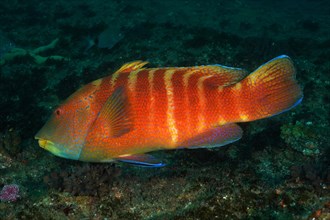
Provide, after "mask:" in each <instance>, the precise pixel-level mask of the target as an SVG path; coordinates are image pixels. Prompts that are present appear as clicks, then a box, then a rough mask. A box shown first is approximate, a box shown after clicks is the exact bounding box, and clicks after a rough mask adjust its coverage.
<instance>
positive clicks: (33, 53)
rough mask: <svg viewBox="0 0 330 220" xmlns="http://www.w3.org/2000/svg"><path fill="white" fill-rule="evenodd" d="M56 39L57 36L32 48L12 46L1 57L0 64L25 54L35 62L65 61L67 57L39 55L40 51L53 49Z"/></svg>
mask: <svg viewBox="0 0 330 220" xmlns="http://www.w3.org/2000/svg"><path fill="white" fill-rule="evenodd" d="M58 41H59V39H58V38H57V39H55V40H53V41H52V42H51V43H50V44H47V45H45V46H41V47H38V48H36V49H33V50H27V49H23V48H13V49H11V50H10V51H8V52H7V53H6V54H4V55H3V56H2V57H1V59H0V66H1V65H4V64H6V63H8V62H10V61H12V60H14V59H16V58H19V57H25V56H28V57H32V58H33V60H34V62H35V63H36V64H43V63H45V62H46V61H47V60H55V61H66V60H68V59H67V58H65V57H62V56H59V55H51V56H46V57H44V56H41V55H39V54H40V53H42V52H45V51H47V50H50V49H53V48H54V47H55V46H56V45H57V43H58Z"/></svg>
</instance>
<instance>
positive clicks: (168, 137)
mask: <svg viewBox="0 0 330 220" xmlns="http://www.w3.org/2000/svg"><path fill="white" fill-rule="evenodd" d="M146 64H147V62H142V61H134V62H131V63H127V64H125V65H123V66H122V67H121V68H120V69H119V70H118V71H116V72H115V73H114V74H112V75H110V76H107V77H104V78H101V79H98V80H95V81H93V82H91V83H89V84H87V85H85V86H84V87H82V88H81V89H79V90H78V91H76V92H75V93H73V94H72V95H71V96H70V97H69V98H68V99H67V100H66V101H65V102H64V103H63V104H62V105H60V106H59V107H58V108H57V109H55V111H54V112H53V114H52V116H51V118H50V119H49V121H48V122H47V123H46V124H45V125H44V127H43V128H42V129H41V130H40V131H39V132H38V133H37V134H36V136H35V138H36V139H38V142H39V145H40V147H42V148H44V149H46V150H48V151H50V152H52V153H53V154H55V155H57V156H60V157H63V158H68V159H74V160H81V161H91V162H109V161H116V160H117V161H124V162H128V163H132V164H138V165H142V166H151V167H160V166H163V165H164V164H163V163H162V162H161V161H159V160H158V159H156V158H154V157H152V156H151V155H147V154H145V153H147V152H150V151H155V150H165V149H178V148H214V147H220V146H223V145H226V144H230V143H232V142H234V141H237V140H239V139H240V138H241V137H242V129H241V128H240V127H239V126H238V125H237V124H236V123H237V122H247V121H253V120H257V119H261V118H266V117H270V116H273V115H276V114H279V113H282V112H285V111H287V110H289V109H291V108H293V107H294V106H296V105H298V104H299V103H300V102H301V100H302V98H303V94H302V90H301V88H300V87H299V85H298V84H297V82H296V80H295V69H294V66H293V64H292V61H291V59H290V58H289V57H288V56H286V55H282V56H279V57H276V58H274V59H272V60H271V61H269V62H267V63H265V64H264V65H262V66H260V67H259V68H258V69H257V70H255V71H254V72H252V73H251V74H247V72H246V71H245V70H243V69H239V68H232V67H226V66H221V65H206V66H195V67H179V68H178V67H165V68H145V67H144V66H145V65H146Z"/></svg>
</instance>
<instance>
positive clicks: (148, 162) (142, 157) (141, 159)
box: [116, 154, 165, 167]
mask: <svg viewBox="0 0 330 220" xmlns="http://www.w3.org/2000/svg"><path fill="white" fill-rule="evenodd" d="M116 159H117V160H118V161H121V162H125V163H129V164H133V165H137V166H142V167H163V166H165V164H164V163H163V162H161V161H160V160H158V159H157V158H155V157H153V156H151V155H149V154H135V155H123V156H120V157H118V158H116Z"/></svg>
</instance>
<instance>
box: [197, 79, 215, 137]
mask: <svg viewBox="0 0 330 220" xmlns="http://www.w3.org/2000/svg"><path fill="white" fill-rule="evenodd" d="M210 77H212V76H202V77H200V78H199V79H198V82H197V94H198V101H199V106H200V108H201V110H200V111H199V112H198V131H202V130H203V129H204V128H205V126H206V123H205V105H206V99H205V94H204V80H206V79H207V78H210Z"/></svg>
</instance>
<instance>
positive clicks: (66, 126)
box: [35, 85, 97, 160]
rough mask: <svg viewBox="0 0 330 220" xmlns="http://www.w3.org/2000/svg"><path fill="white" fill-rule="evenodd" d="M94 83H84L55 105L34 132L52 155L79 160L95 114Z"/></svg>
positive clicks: (42, 146)
mask: <svg viewBox="0 0 330 220" xmlns="http://www.w3.org/2000/svg"><path fill="white" fill-rule="evenodd" d="M94 91H95V88H93V86H90V85H89V86H88V85H86V86H85V87H83V89H80V90H78V91H77V92H75V93H74V94H72V95H71V96H70V97H69V98H68V99H67V100H66V101H65V102H64V103H63V104H62V105H60V106H59V107H57V108H56V109H55V110H54V111H53V112H52V115H51V117H50V118H49V120H48V121H47V122H46V124H45V125H44V126H43V127H42V128H41V129H40V130H39V132H38V133H37V134H36V135H35V139H37V140H38V143H39V146H40V147H41V148H44V149H45V150H47V151H49V152H51V153H52V154H54V155H56V156H59V157H62V158H66V159H73V160H79V157H80V154H81V151H82V149H83V146H84V141H85V137H86V135H87V133H88V129H89V127H90V125H91V124H92V122H93V120H94V119H95V117H96V115H97V113H96V111H95V108H94V107H93V104H94V103H93V102H94V101H95V100H94V95H93V94H94Z"/></svg>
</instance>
